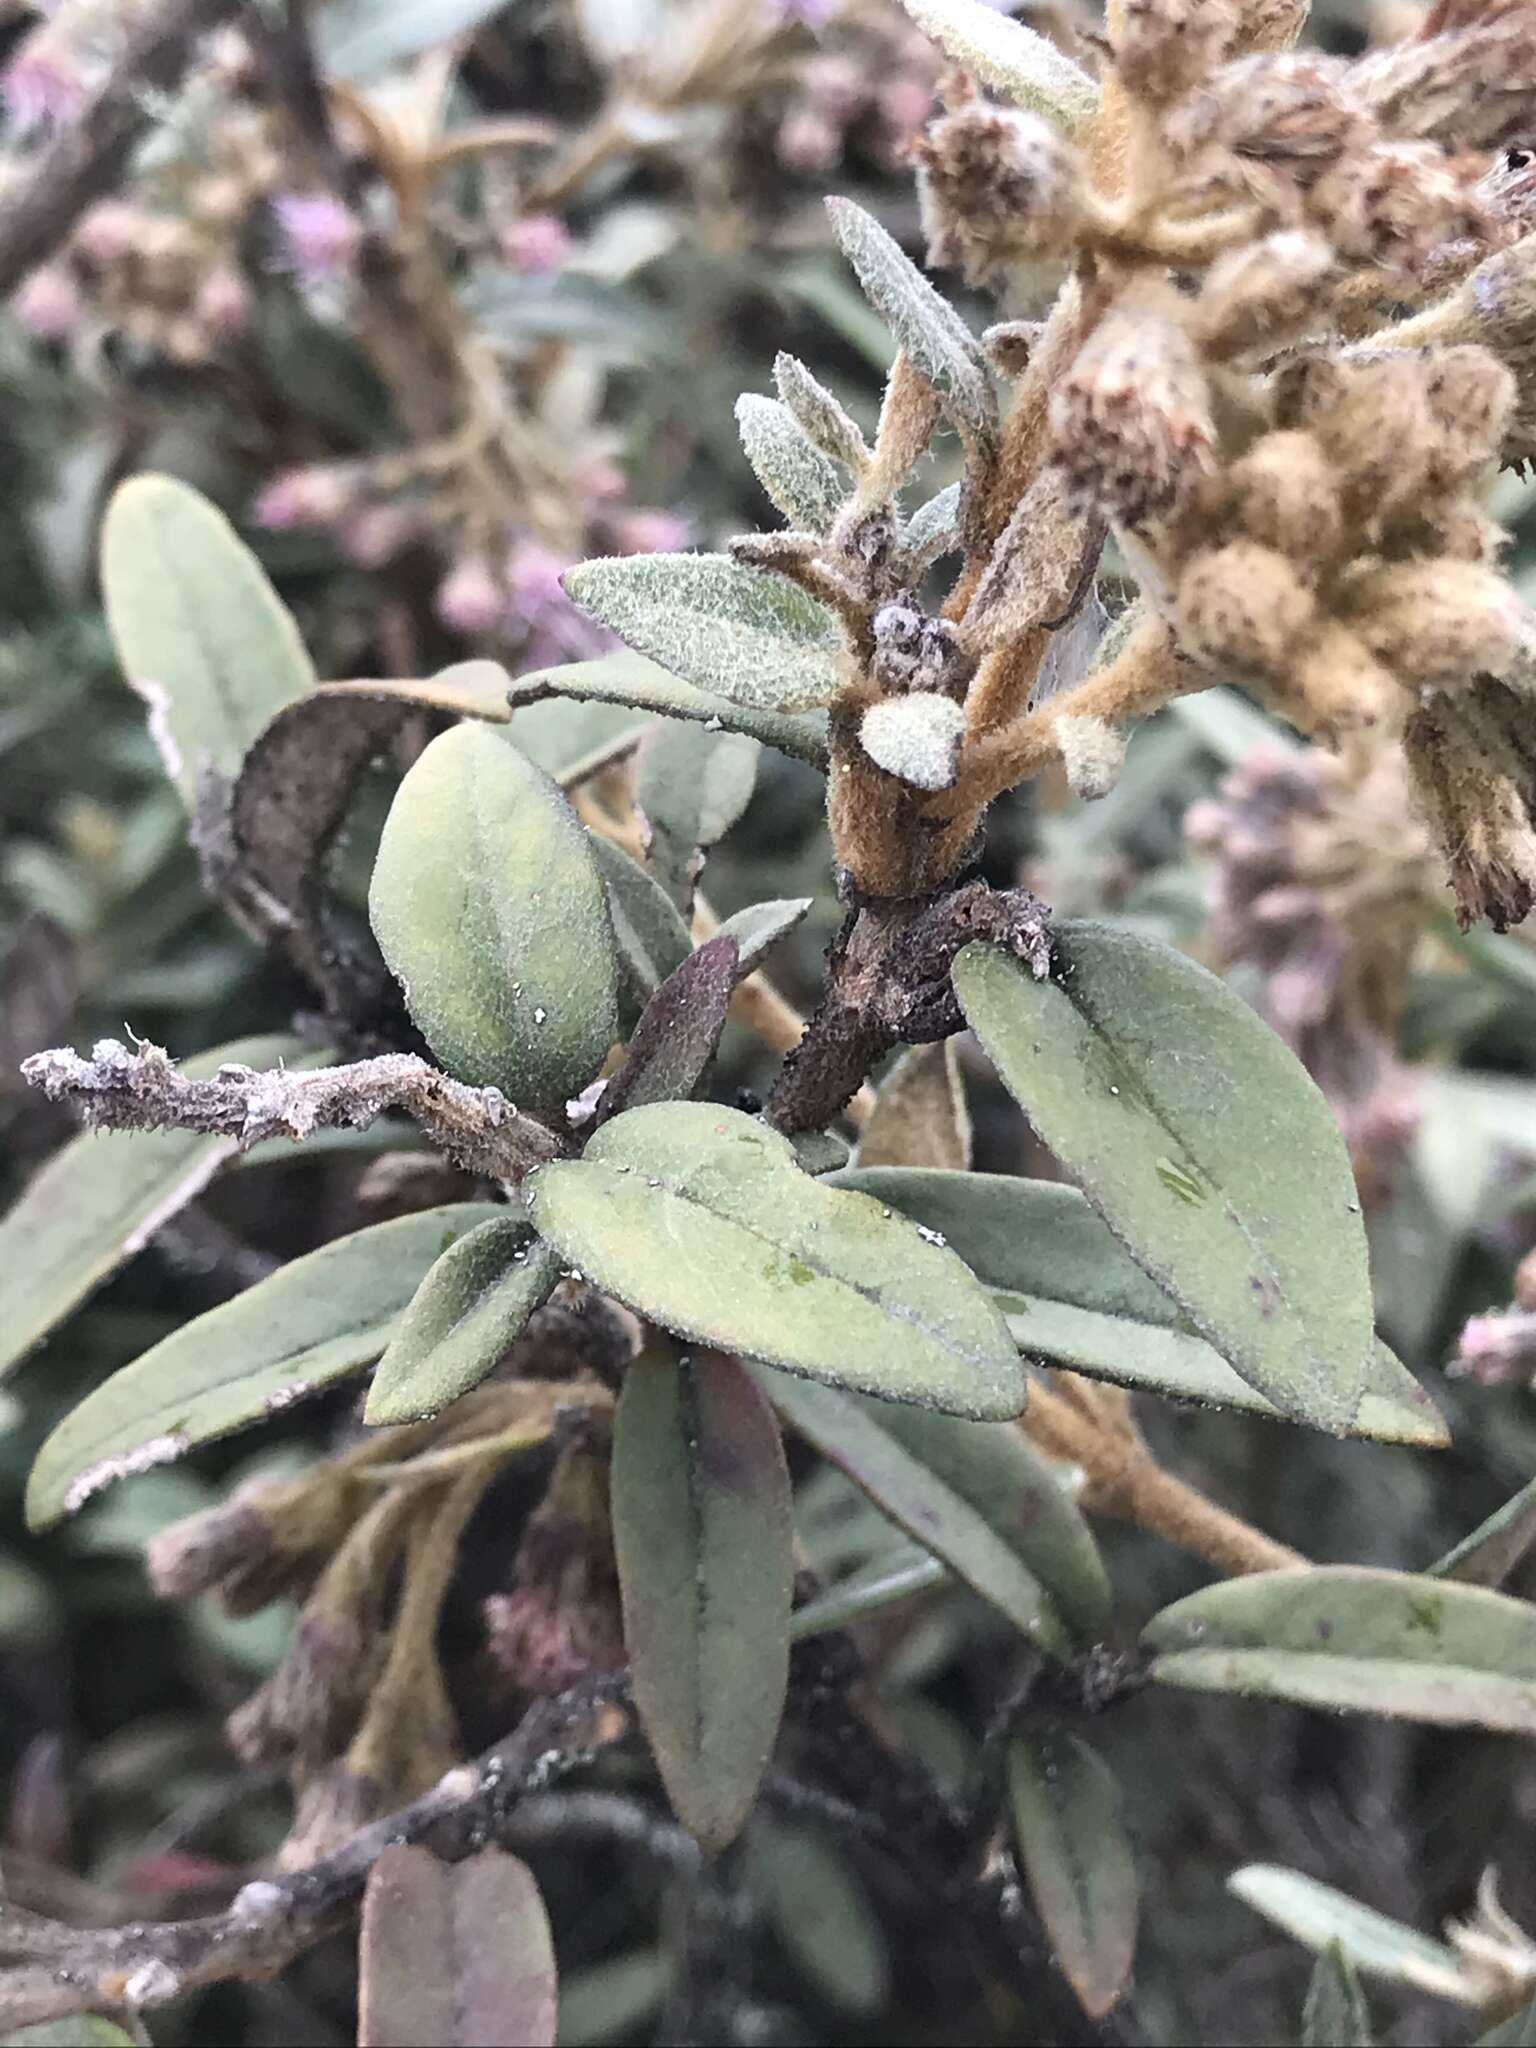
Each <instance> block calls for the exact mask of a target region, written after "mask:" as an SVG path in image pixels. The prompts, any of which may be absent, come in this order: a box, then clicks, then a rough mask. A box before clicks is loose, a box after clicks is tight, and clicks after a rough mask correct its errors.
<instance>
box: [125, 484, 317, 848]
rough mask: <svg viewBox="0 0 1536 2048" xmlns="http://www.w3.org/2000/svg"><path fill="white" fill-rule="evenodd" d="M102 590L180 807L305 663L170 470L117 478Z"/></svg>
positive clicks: (255, 570) (309, 677)
mask: <svg viewBox="0 0 1536 2048" xmlns="http://www.w3.org/2000/svg"><path fill="white" fill-rule="evenodd" d="M101 590H102V600H103V602H104V604H105V606H106V612H107V624H108V625H109V627H110V628H111V631H112V641H113V645H114V646H115V647H116V649H117V657H118V660H119V661H120V662H121V663H122V665H123V673H124V674H125V675H126V677H127V678H128V681H129V682H130V683H131V684H132V685H133V687H134V689H135V690H137V692H138V693H139V695H140V696H141V697H142V698H143V699H144V701H145V703H146V704H147V705H148V706H149V724H150V731H151V732H152V733H153V735H154V739H155V744H156V746H157V747H158V748H159V749H160V754H161V758H162V759H163V760H164V762H165V766H166V772H167V774H169V776H170V777H171V780H172V781H173V782H174V783H175V784H176V787H177V789H178V790H180V792H181V796H182V800H183V802H184V803H185V804H186V806H187V808H188V810H191V809H192V808H193V807H194V806H195V804H196V802H197V793H198V785H199V782H200V780H201V778H202V776H203V774H204V773H205V771H206V770H208V769H212V770H214V771H215V772H216V773H217V774H219V775H222V776H223V777H225V778H226V779H227V780H232V779H233V778H234V776H235V775H236V774H237V773H238V771H239V768H240V763H241V761H242V760H243V759H244V757H245V751H246V749H247V747H249V746H250V744H251V742H252V741H253V740H254V739H255V737H256V735H257V734H258V733H259V732H260V731H261V729H262V727H263V726H264V725H265V724H266V723H267V721H268V719H270V718H271V717H273V716H274V714H275V713H277V712H278V711H280V710H281V709H282V707H283V706H284V705H285V704H287V703H289V702H291V701H292V699H293V698H295V697H297V696H299V695H300V694H301V693H302V692H303V691H305V690H307V689H309V688H310V686H311V685H312V684H313V682H314V680H315V671H314V666H313V664H312V663H311V661H310V659H309V656H308V655H307V654H306V653H305V651H304V643H303V642H302V641H301V640H300V638H299V632H298V628H297V627H296V626H295V625H294V623H293V620H292V618H291V617H290V616H289V614H288V612H287V610H286V609H285V607H284V606H283V604H282V601H281V600H280V599H279V597H278V595H277V592H276V591H275V590H274V589H273V588H272V586H271V584H270V583H269V582H268V581H267V577H266V573H265V571H264V570H263V569H262V567H261V564H260V563H259V562H258V561H257V560H256V557H255V556H254V555H253V554H252V553H251V551H250V549H249V548H248V547H247V546H246V545H245V543H244V541H242V540H241V539H240V537H239V535H238V534H237V533H236V532H235V530H234V528H233V527H232V526H231V525H230V523H229V521H228V520H227V519H226V518H225V517H224V515H223V513H222V512H220V511H219V509H218V507H217V506H215V505H210V504H209V502H208V500H207V499H206V498H205V497H203V495H202V494H201V492H199V491H194V490H193V489H192V487H191V486H190V485H189V484H184V483H179V482H178V481H177V480H176V479H175V478H174V477H169V476H135V477H130V478H129V479H128V481H127V482H126V483H124V484H120V485H119V486H118V489H117V491H116V493H115V494H114V496H113V499H112V502H111V504H110V505H109V506H108V507H107V516H106V519H105V521H104V522H103V525H102V534H101Z"/></svg>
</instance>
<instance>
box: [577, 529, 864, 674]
mask: <svg viewBox="0 0 1536 2048" xmlns="http://www.w3.org/2000/svg"><path fill="white" fill-rule="evenodd" d="M564 582H565V587H566V590H567V591H568V592H569V593H570V595H571V596H572V597H573V598H574V599H575V600H576V602H577V604H579V605H580V606H581V607H582V608H583V609H584V610H585V611H589V612H590V613H591V614H592V615H593V617H594V618H596V619H600V620H601V621H602V623H603V624H604V625H605V626H608V627H610V628H611V629H612V630H613V631H614V632H615V633H617V634H618V636H619V638H620V639H621V640H623V641H625V642H626V643H627V644H628V645H629V646H630V647H633V648H634V649H635V650H636V651H637V652H638V653H640V654H644V655H648V656H649V657H650V659H651V660H652V661H659V662H660V663H661V664H662V665H663V666H664V667H666V668H669V669H674V670H675V671H676V672H677V674H678V675H680V676H683V677H685V678H686V679H687V680H688V681H689V682H690V683H694V684H696V685H697V686H698V687H699V688H700V689H702V690H709V691H711V692H713V694H714V695H716V696H718V697H725V698H727V699H729V700H730V702H731V703H733V704H743V705H746V706H748V707H749V708H751V709H755V710H763V711H810V710H813V709H814V708H815V707H816V706H817V705H821V704H830V703H831V702H832V699H833V698H834V697H835V696H836V695H837V693H838V690H839V689H840V687H841V685H842V680H843V661H842V637H841V635H840V633H839V632H838V627H837V621H836V620H835V619H834V618H833V616H832V614H831V613H830V612H829V611H828V610H827V608H826V607H825V605H820V604H818V603H817V602H816V600H815V599H814V598H813V597H808V596H807V595H806V593H805V592H804V591H803V590H801V589H799V588H798V587H797V585H795V584H793V583H791V582H789V581H788V579H787V578H786V577H783V576H780V575H778V574H777V573H776V572H775V571H773V570H771V569H749V568H747V567H746V566H745V565H744V564H743V563H740V562H735V561H732V559H731V557H730V556H729V555H615V556H608V557H605V558H601V559H599V560H597V561H595V562H583V563H581V564H580V566H579V567H577V568H575V569H568V570H567V571H566V573H565V577H564Z"/></svg>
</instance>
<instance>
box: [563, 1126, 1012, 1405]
mask: <svg viewBox="0 0 1536 2048" xmlns="http://www.w3.org/2000/svg"><path fill="white" fill-rule="evenodd" d="M528 1185H529V1195H530V1200H531V1202H532V1208H533V1218H534V1223H535V1226H536V1227H537V1229H538V1230H539V1231H540V1233H541V1234H542V1235H543V1236H545V1237H547V1238H548V1239H549V1240H550V1241H551V1243H553V1244H555V1245H557V1246H558V1247H559V1249H560V1250H561V1251H562V1252H564V1254H565V1255H566V1257H567V1258H568V1259H569V1260H570V1261H571V1263H572V1264H573V1265H575V1266H578V1267H579V1268H580V1269H581V1271H582V1272H584V1273H586V1274H587V1275H588V1276H589V1277H590V1278H591V1279H592V1280H593V1281H595V1282H596V1284H597V1285H598V1286H599V1287H601V1288H603V1289H605V1290H606V1291H607V1292H609V1293H611V1294H615V1295H617V1296H618V1297H619V1299H620V1300H622V1301H624V1302H626V1303H628V1305H629V1306H630V1307H632V1308H634V1309H636V1310H638V1311H639V1312H640V1313H641V1314H643V1315H647V1316H650V1317H651V1318H652V1319H653V1320H655V1321H656V1322H658V1323H661V1324H662V1325H663V1326H664V1327H666V1328H668V1329H672V1330H676V1331H678V1332H679V1333H680V1334H682V1335H683V1336H686V1337H691V1338H695V1339H697V1340H698V1341H700V1342H702V1343H706V1344H713V1345H716V1346H718V1347H719V1348H720V1349H721V1350H726V1351H741V1352H746V1353H748V1354H750V1355H751V1356H753V1357H756V1358H761V1359H763V1360H765V1361H767V1362H768V1363H769V1364H773V1365H779V1366H783V1367H784V1368H786V1369H787V1370H788V1371H791V1372H799V1373H804V1374H805V1375H806V1376H807V1377H808V1378H812V1379H822V1380H826V1381H828V1382H829V1383H831V1384H832V1385H834V1386H847V1387H853V1388H855V1389H858V1390H860V1391H863V1392H868V1393H875V1394H880V1395H882V1396H884V1397H885V1398H887V1399H890V1400H898V1401H903V1400H904V1401H915V1402H919V1403H921V1404H923V1405H926V1406H931V1407H935V1408H942V1409H947V1410H949V1411H951V1412H953V1413H955V1414H960V1415H971V1416H977V1417H983V1418H993V1419H995V1418H1000V1417H1004V1416H1012V1415H1016V1414H1017V1413H1018V1412H1019V1410H1020V1409H1021V1408H1022V1407H1023V1405H1024V1375H1023V1370H1022V1368H1021V1366H1020V1365H1019V1361H1018V1355H1017V1353H1016V1351H1015V1350H1014V1347H1013V1344H1012V1341H1011V1340H1010V1338H1009V1336H1008V1330H1007V1325H1006V1324H1005V1323H1004V1322H1003V1320H1002V1318H1001V1317H1000V1316H999V1314H998V1312H997V1311H996V1309H994V1308H993V1306H992V1304H991V1302H990V1301H988V1299H987V1297H986V1295H985V1293H984V1292H983V1291H982V1289H981V1288H980V1287H979V1286H978V1285H977V1284H976V1282H975V1281H974V1280H973V1279H972V1278H971V1275H970V1274H969V1273H968V1272H967V1271H966V1269H965V1267H964V1266H963V1265H962V1264H961V1263H960V1261H959V1260H958V1259H957V1258H956V1257H955V1255H954V1253H953V1252H950V1251H947V1250H945V1249H944V1248H943V1247H942V1246H939V1245H931V1244H928V1243H927V1242H925V1241H924V1239H923V1238H922V1237H921V1236H920V1235H919V1233H918V1232H917V1230H916V1229H914V1228H913V1226H912V1225H911V1224H909V1223H907V1222H906V1221H905V1219H904V1218H900V1217H896V1216H892V1215H888V1214H886V1213H885V1212H884V1211H882V1209H881V1208H880V1206H879V1205H878V1204H877V1203H875V1202H871V1201H869V1200H868V1199H867V1198H866V1197H865V1196H863V1195H853V1194H847V1193H843V1192H840V1191H833V1190H831V1189H828V1188H826V1187H824V1186H823V1185H822V1184H821V1183H820V1182H819V1181H815V1180H812V1179H811V1178H810V1177H809V1176H808V1175H807V1174H805V1173H803V1172H802V1171H801V1169H800V1167H799V1165H798V1164H797V1162H796V1159H795V1153H794V1148H793V1146H792V1145H791V1144H790V1143H789V1141H788V1139H786V1138H783V1137H781V1136H780V1135H779V1133H778V1132H776V1131H774V1130H771V1129H770V1128H769V1127H768V1126H767V1125H765V1124H762V1123H760V1122H758V1121H756V1120H755V1119H754V1118H752V1117H749V1116H744V1115H743V1114H742V1113H741V1112H740V1111H739V1110H733V1109H722V1108H715V1107H713V1106H711V1105H709V1104H706V1103H681V1102H676V1103H663V1104H657V1105H654V1106H652V1107H650V1108H647V1109H637V1110H631V1111H630V1112H629V1113H628V1114H627V1115H625V1116H621V1117H616V1118H615V1119H614V1121H613V1122H612V1123H610V1124H606V1125H605V1126H604V1127H603V1129H602V1130H601V1131H599V1132H598V1134H597V1136H596V1137H595V1138H594V1139H593V1140H592V1142H591V1144H590V1145H588V1147H587V1150H586V1153H585V1155H584V1157H583V1158H581V1159H580V1160H570V1161H565V1160H561V1161H556V1162H555V1163H554V1164H553V1165H550V1166H546V1167H543V1168H541V1169H540V1170H539V1171H538V1172H537V1173H536V1174H533V1175H531V1176H530V1178H529V1183H528Z"/></svg>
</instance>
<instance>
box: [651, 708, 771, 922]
mask: <svg viewBox="0 0 1536 2048" xmlns="http://www.w3.org/2000/svg"><path fill="white" fill-rule="evenodd" d="M757 757H758V744H757V741H756V740H754V739H751V738H749V737H748V736H747V734H745V733H740V732H710V731H709V730H708V729H707V728H706V727H704V726H700V725H683V724H680V723H678V722H677V721H676V720H675V719H669V720H667V721H666V722H665V723H658V724H657V725H656V726H655V727H654V728H653V729H652V731H650V732H649V733H647V734H646V736H645V738H644V740H642V742H641V744H640V751H639V753H638V754H637V755H636V757H635V770H634V778H633V794H634V801H635V808H636V810H637V811H638V812H639V814H640V818H641V822H642V825H643V828H644V832H645V857H646V861H647V863H648V865H649V867H650V870H651V873H652V874H653V875H654V876H655V877H656V879H657V881H658V882H660V884H661V886H662V887H663V888H664V889H665V890H666V892H667V894H668V895H669V896H670V897H671V898H672V900H673V902H674V903H675V904H676V905H677V906H678V908H679V910H681V911H682V912H683V913H684V914H685V915H686V913H687V911H688V907H689V905H690V904H691V903H692V901H693V888H694V881H695V878H696V876H697V873H698V869H699V865H700V861H699V856H700V854H701V853H703V852H706V851H707V850H708V849H709V848H710V847H712V846H714V845H715V844H716V843H717V842H718V841H719V840H721V839H723V838H724V837H725V835H726V833H727V832H729V831H730V829H731V827H732V826H733V825H734V824H735V823H736V821H737V819H738V818H739V817H740V816H741V814H742V812H743V811H745V809H746V808H747V805H748V804H749V803H750V802H751V801H752V791H753V789H754V787H755V786H756V783H757Z"/></svg>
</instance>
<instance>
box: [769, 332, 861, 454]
mask: <svg viewBox="0 0 1536 2048" xmlns="http://www.w3.org/2000/svg"><path fill="white" fill-rule="evenodd" d="M773 380H774V382H775V384H777V386H778V388H779V397H780V398H781V399H782V400H783V402H784V403H785V405H787V406H788V407H789V409H790V411H791V412H792V413H793V414H794V416H795V418H796V419H797V420H798V421H799V422H800V426H801V429H802V431H803V432H804V434H805V436H806V438H807V439H808V440H809V441H810V442H811V443H812V444H813V445H814V446H815V447H817V448H819V449H820V450H821V452H822V454H823V455H830V456H831V458H832V460H833V461H834V462H840V463H841V464H842V465H843V467H844V469H851V470H852V471H853V473H854V475H855V476H862V475H863V473H864V471H865V470H866V469H867V468H868V466H869V449H868V446H867V445H866V443H865V440H864V436H863V435H862V434H861V433H860V432H859V430H858V428H857V427H856V426H855V425H854V423H853V421H852V420H851V419H850V418H849V417H848V415H847V413H846V412H844V410H843V408H842V407H841V406H840V405H839V404H838V402H837V400H836V399H835V398H834V397H833V396H832V394H831V392H830V391H828V390H827V388H826V386H825V385H824V384H818V383H817V381H816V379H815V378H814V377H813V376H812V375H811V373H810V371H809V370H808V369H807V368H806V367H805V365H804V363H802V362H800V361H799V360H798V358H796V357H795V356H790V355H778V356H776V357H775V358H774V363H773Z"/></svg>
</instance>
